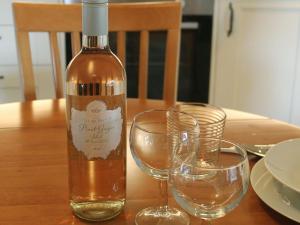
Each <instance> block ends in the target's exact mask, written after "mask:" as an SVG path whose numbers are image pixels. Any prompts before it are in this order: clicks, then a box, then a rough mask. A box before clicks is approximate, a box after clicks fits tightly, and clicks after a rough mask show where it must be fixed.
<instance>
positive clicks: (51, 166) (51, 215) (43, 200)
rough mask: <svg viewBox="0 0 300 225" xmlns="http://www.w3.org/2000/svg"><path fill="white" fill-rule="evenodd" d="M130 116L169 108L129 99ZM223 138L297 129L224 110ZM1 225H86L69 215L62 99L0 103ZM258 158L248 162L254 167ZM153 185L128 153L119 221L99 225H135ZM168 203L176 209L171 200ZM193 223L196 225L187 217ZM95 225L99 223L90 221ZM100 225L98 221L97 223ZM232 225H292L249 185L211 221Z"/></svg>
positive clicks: (256, 137)
mask: <svg viewBox="0 0 300 225" xmlns="http://www.w3.org/2000/svg"><path fill="white" fill-rule="evenodd" d="M127 107H128V125H129V124H130V121H131V120H132V117H133V115H135V114H136V113H137V112H140V111H144V110H146V109H150V108H166V107H168V106H167V105H165V104H164V103H163V102H162V101H140V100H136V99H128V105H127ZM225 111H226V114H227V115H228V118H227V122H226V128H225V138H226V139H230V140H233V141H235V142H241V143H255V144H267V143H277V142H279V141H282V140H286V139H289V138H297V137H300V128H298V127H295V126H292V125H289V124H286V123H283V122H280V121H276V120H272V119H270V118H266V117H263V116H257V115H253V114H250V113H243V112H239V111H234V110H225ZM0 117H1V120H0V146H1V148H0V224H1V225H21V224H22V225H24V224H25V225H27V224H28V225H29V224H30V225H41V224H43V225H48V224H51V225H52V224H58V225H74V224H89V223H87V222H84V221H82V220H79V219H77V218H76V217H75V216H73V215H72V212H71V210H70V208H69V205H68V183H67V147H66V145H67V144H66V123H65V101H64V99H60V100H38V101H32V102H24V103H10V104H2V105H0ZM255 162H256V160H255V159H254V160H251V165H253V164H254V163H255ZM158 197H159V191H158V184H157V181H156V180H154V179H152V178H150V177H148V176H147V175H146V174H144V173H143V172H141V171H140V170H139V168H138V167H137V166H136V165H135V163H134V161H133V159H132V157H131V154H130V151H129V150H128V151H127V203H126V207H125V210H124V212H123V213H121V214H120V215H119V216H118V217H117V218H115V219H113V220H110V221H107V222H101V224H134V217H135V214H136V213H137V212H138V211H139V210H140V209H142V208H145V207H148V206H152V205H157V204H158V202H159V200H158ZM169 199H170V205H175V204H176V203H175V202H174V200H173V198H172V197H171V196H170V198H169ZM191 221H192V223H191V224H192V225H193V224H199V220H198V219H197V218H191ZM94 224H97V223H94ZM99 224H100V223H99ZM214 224H231V225H241V224H243V225H265V224H268V225H278V224H281V225H282V224H283V225H292V224H298V223H296V222H293V221H291V220H289V219H287V218H285V217H284V216H282V215H280V214H279V213H277V212H275V211H273V210H272V209H271V208H269V207H268V206H267V205H265V204H264V203H263V202H262V201H261V200H260V199H259V198H258V197H257V196H256V194H255V193H254V191H253V189H252V187H249V191H248V193H247V194H246V196H245V198H244V199H243V200H242V202H241V204H240V205H239V206H238V207H237V208H236V209H235V210H233V211H232V212H231V213H229V214H228V215H226V216H225V217H223V218H220V219H218V220H216V221H214Z"/></svg>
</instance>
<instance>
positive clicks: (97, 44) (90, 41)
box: [82, 34, 109, 49]
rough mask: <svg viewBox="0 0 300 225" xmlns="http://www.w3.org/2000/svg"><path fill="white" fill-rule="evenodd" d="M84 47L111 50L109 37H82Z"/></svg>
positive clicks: (84, 35)
mask: <svg viewBox="0 0 300 225" xmlns="http://www.w3.org/2000/svg"><path fill="white" fill-rule="evenodd" d="M82 47H83V48H92V49H95V48H97V49H109V44H108V35H100V36H88V35H86V34H83V35H82Z"/></svg>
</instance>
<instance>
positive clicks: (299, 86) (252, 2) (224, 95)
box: [209, 0, 300, 125]
mask: <svg viewBox="0 0 300 225" xmlns="http://www.w3.org/2000/svg"><path fill="white" fill-rule="evenodd" d="M299 17H300V2H299V1H296V0H293V1H292V0H218V1H215V7H214V24H213V47H212V63H211V80H210V99H209V101H210V103H212V104H216V105H220V106H223V107H229V108H234V109H238V110H244V111H248V112H253V113H258V114H261V115H265V116H270V117H272V118H276V119H280V120H284V121H287V122H290V123H293V124H297V125H300V20H299Z"/></svg>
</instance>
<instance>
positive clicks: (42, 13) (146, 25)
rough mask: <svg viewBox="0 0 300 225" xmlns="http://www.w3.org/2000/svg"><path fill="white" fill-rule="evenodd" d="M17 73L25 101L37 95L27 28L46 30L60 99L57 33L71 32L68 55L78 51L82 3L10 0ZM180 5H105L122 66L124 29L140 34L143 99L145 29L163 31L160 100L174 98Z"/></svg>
mask: <svg viewBox="0 0 300 225" xmlns="http://www.w3.org/2000/svg"><path fill="white" fill-rule="evenodd" d="M13 13H14V19H15V29H16V39H17V46H18V55H19V64H20V72H21V78H22V83H23V89H24V97H25V100H34V99H36V94H35V83H34V76H33V67H32V58H31V51H30V43H29V32H48V33H49V39H50V49H51V58H52V64H53V71H54V74H53V75H54V81H55V90H56V98H61V97H63V82H62V79H63V78H62V73H61V60H60V56H59V48H58V41H57V33H58V32H70V33H71V42H72V54H73V56H75V54H76V53H77V52H78V51H79V50H80V32H81V30H82V25H81V5H80V4H49V3H48V4H47V3H38V4H37V3H13ZM180 24H181V5H180V2H179V1H175V2H156V3H153V2H152V3H150V2H149V3H112V4H110V5H109V31H112V32H117V55H118V57H119V58H120V60H121V61H122V62H123V64H124V65H125V63H126V62H125V59H126V48H125V46H126V45H125V43H126V32H127V31H138V32H140V44H139V46H140V48H139V75H138V83H139V87H138V97H139V98H141V99H146V98H147V92H148V90H147V86H148V55H149V31H159V30H165V31H167V39H166V52H165V68H164V85H163V99H164V100H165V101H166V102H168V103H174V102H175V101H176V98H177V80H178V64H179V62H178V60H179V43H180Z"/></svg>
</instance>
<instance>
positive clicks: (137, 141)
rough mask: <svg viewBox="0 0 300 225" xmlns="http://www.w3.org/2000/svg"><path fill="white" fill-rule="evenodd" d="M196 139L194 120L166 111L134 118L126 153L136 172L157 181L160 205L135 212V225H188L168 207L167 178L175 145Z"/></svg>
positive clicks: (144, 113) (141, 114) (182, 114)
mask: <svg viewBox="0 0 300 225" xmlns="http://www.w3.org/2000/svg"><path fill="white" fill-rule="evenodd" d="M191 135H193V136H197V135H199V126H198V123H197V120H196V119H195V118H194V117H193V116H191V115H189V114H186V113H183V112H177V111H174V110H172V111H167V110H155V109H154V110H149V111H145V112H142V113H139V114H137V115H136V116H135V117H134V120H133V123H132V126H131V129H130V149H131V153H132V156H133V158H134V160H135V162H136V164H137V165H138V166H139V168H140V169H141V170H142V171H144V172H145V173H147V174H148V175H150V176H152V177H154V178H156V179H158V180H159V181H160V182H159V187H160V193H161V195H162V196H161V197H162V199H163V205H162V206H159V207H149V208H146V209H143V210H141V211H140V212H138V214H137V215H136V218H135V223H136V224H138V225H145V224H149V225H150V224H151V225H153V224H160V225H166V224H170V225H171V224H172V225H177V224H180V225H186V224H189V216H188V215H187V214H186V213H185V212H184V211H181V210H179V209H176V208H170V207H168V185H167V180H168V174H169V168H170V165H171V164H170V161H171V160H170V158H171V157H170V156H171V153H172V151H173V149H174V147H176V146H177V144H178V143H179V142H186V141H188V140H189V138H190V136H191Z"/></svg>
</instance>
